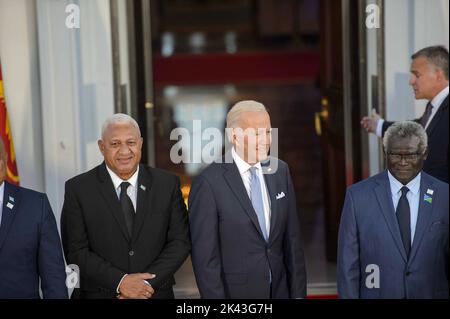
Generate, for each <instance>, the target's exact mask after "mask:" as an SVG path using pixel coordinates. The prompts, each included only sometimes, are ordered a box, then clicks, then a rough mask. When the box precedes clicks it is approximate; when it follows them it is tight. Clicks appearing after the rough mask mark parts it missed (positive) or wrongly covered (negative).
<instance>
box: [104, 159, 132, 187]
mask: <svg viewBox="0 0 450 319" xmlns="http://www.w3.org/2000/svg"><path fill="white" fill-rule="evenodd" d="M106 169H107V170H108V173H109V176H111V180H112V182H113V185H114V189H117V188H119V187H120V184H122V182H128V183H130V184H131V186H133V187H136V184H137V179H138V174H139V165H138V167H137V169H136V172H134V174H133V175H132V176H131V177H130V178H129V179H128V180H126V181H125V180H123V179H121V178H120V177H119V176H117V174H116V173H114V172H113V171H112V170H111V169H110V168H109V167H108V165H106Z"/></svg>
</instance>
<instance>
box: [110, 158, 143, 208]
mask: <svg viewBox="0 0 450 319" xmlns="http://www.w3.org/2000/svg"><path fill="white" fill-rule="evenodd" d="M106 169H107V170H108V173H109V176H111V180H112V182H113V185H114V189H115V191H116V194H117V198H119V199H120V184H122V182H128V183H130V186H128V188H127V194H128V196H129V197H130V199H131V202H132V203H133V207H134V212H135V213H136V203H137V193H138V191H137V187H138V185H137V180H138V174H139V166H138V167H137V170H136V172H135V173H134V174H133V175H132V176H131V177H130V178H129V179H128V180H126V181H125V180H123V179H121V178H120V177H119V176H117V174H116V173H114V172H113V171H112V170H110V169H109V167H108V165H106Z"/></svg>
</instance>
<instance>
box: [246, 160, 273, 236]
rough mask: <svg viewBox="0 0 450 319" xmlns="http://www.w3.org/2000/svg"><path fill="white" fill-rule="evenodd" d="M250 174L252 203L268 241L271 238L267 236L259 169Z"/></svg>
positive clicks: (252, 168)
mask: <svg viewBox="0 0 450 319" xmlns="http://www.w3.org/2000/svg"><path fill="white" fill-rule="evenodd" d="M250 174H251V175H250V199H251V201H252V205H253V208H254V209H255V212H256V216H257V217H258V222H259V226H260V227H261V231H262V233H263V236H264V239H265V240H266V241H267V240H268V238H269V236H268V235H267V229H266V218H265V215H264V202H263V197H262V190H261V183H260V181H259V177H258V172H257V168H256V167H251V168H250Z"/></svg>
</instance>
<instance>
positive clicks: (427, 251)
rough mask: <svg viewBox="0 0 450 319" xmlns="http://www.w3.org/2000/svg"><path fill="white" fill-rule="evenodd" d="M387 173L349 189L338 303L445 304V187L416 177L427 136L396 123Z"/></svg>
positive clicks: (389, 134)
mask: <svg viewBox="0 0 450 319" xmlns="http://www.w3.org/2000/svg"><path fill="white" fill-rule="evenodd" d="M383 146H384V152H385V155H386V161H387V167H388V169H387V171H384V172H382V173H380V174H378V175H375V176H373V177H371V178H369V179H367V180H365V181H362V182H360V183H357V184H355V185H353V186H351V187H349V188H348V189H347V195H346V198H345V203H344V208H343V211H342V216H341V224H340V228H339V241H338V265H337V267H338V278H337V279H338V292H339V297H341V298H408V299H410V298H421V299H422V298H448V296H449V294H448V285H449V276H448V275H449V274H448V270H449V264H448V261H449V238H448V216H449V211H448V209H449V207H448V196H449V195H448V184H446V183H444V182H441V181H440V180H438V179H436V178H434V177H431V176H430V175H428V174H426V173H424V172H423V171H422V167H423V163H424V161H425V160H426V157H427V135H426V133H425V130H424V129H423V127H422V126H421V125H419V124H417V123H415V122H396V123H395V124H393V125H391V126H390V127H389V128H388V130H387V131H386V134H385V136H384V139H383Z"/></svg>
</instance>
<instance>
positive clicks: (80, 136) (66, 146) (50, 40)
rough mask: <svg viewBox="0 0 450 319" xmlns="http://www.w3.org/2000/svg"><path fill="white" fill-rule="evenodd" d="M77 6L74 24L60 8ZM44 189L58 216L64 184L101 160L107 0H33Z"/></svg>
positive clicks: (108, 101)
mask: <svg viewBox="0 0 450 319" xmlns="http://www.w3.org/2000/svg"><path fill="white" fill-rule="evenodd" d="M70 3H75V4H78V5H79V8H80V28H79V29H76V28H75V29H69V28H67V27H66V24H65V22H66V17H67V15H68V13H66V12H65V8H66V6H67V5H68V4H70ZM37 13H38V15H37V16H38V30H39V52H40V66H41V86H42V109H43V114H45V115H46V116H44V117H43V124H44V125H43V126H44V129H43V137H44V139H43V140H44V157H45V179H46V185H45V186H46V187H45V189H46V192H47V194H48V196H49V200H50V202H51V204H52V206H53V208H54V210H55V212H56V213H55V214H56V215H57V218H58V219H59V215H60V212H61V208H62V204H63V200H64V183H65V181H66V180H68V179H69V178H71V177H73V176H75V175H78V174H80V173H82V172H85V171H87V170H89V169H91V168H93V167H94V166H96V165H98V164H99V163H100V162H101V161H102V156H101V154H100V152H99V150H98V147H97V140H98V138H99V137H100V130H101V125H102V123H103V121H104V120H105V118H106V117H107V116H109V115H111V114H113V111H114V100H113V99H114V95H113V72H112V52H111V27H110V25H111V24H110V11H109V1H108V0H96V1H92V0H80V1H62V0H61V1H54V0H39V1H38V2H37Z"/></svg>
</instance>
